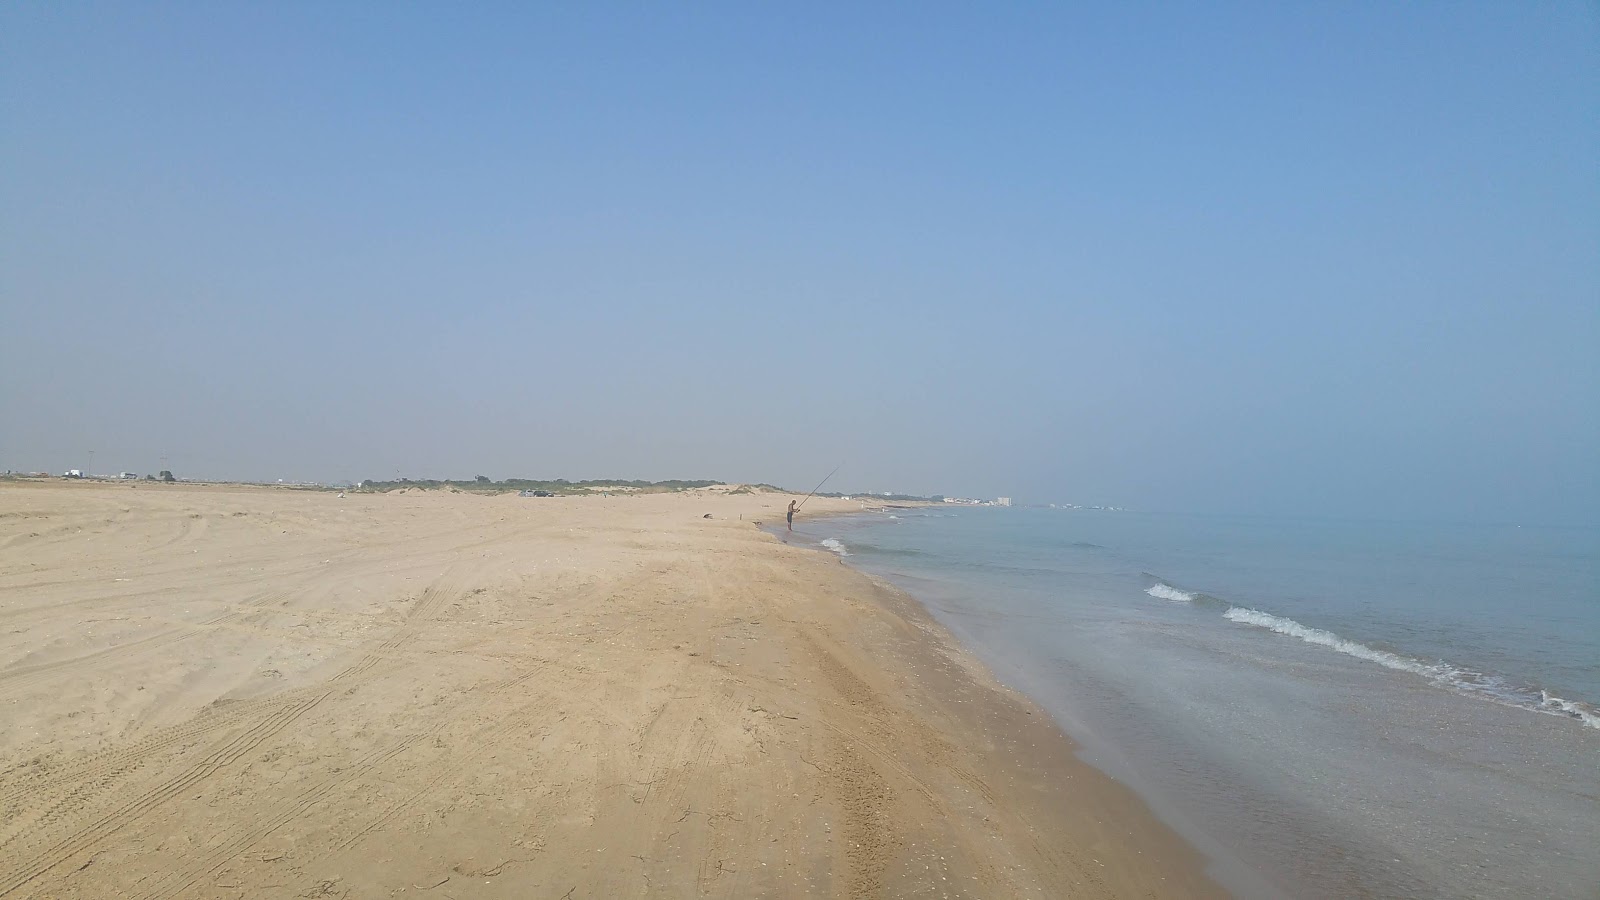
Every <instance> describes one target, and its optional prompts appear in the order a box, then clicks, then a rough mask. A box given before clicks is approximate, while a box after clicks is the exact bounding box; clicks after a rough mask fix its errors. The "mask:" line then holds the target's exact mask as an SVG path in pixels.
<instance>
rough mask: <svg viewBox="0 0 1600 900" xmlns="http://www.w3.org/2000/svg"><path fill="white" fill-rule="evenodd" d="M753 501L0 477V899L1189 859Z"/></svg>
mask: <svg viewBox="0 0 1600 900" xmlns="http://www.w3.org/2000/svg"><path fill="white" fill-rule="evenodd" d="M786 499H787V498H785V497H780V496H779V495H772V494H755V495H734V496H727V495H722V494H719V495H715V496H713V495H711V494H709V493H706V492H689V493H685V494H672V495H651V496H635V497H612V498H601V497H584V498H573V499H526V498H518V497H515V496H478V495H468V494H451V493H443V492H427V493H422V492H408V493H405V494H386V495H369V494H351V495H349V496H348V497H346V498H344V499H340V498H338V497H337V496H336V495H334V494H331V493H321V492H301V491H289V490H275V489H262V488H243V487H201V486H190V485H177V486H165V485H149V484H141V485H138V486H128V485H95V484H63V483H33V482H13V483H5V484H0V716H3V722H4V728H3V729H0V805H3V815H0V897H6V898H12V897H51V898H55V897H83V898H101V897H112V896H116V897H130V898H156V897H196V898H200V897H286V898H287V897H348V898H352V900H355V898H379V897H395V896H406V897H418V898H439V897H456V898H465V897H507V898H525V897H549V898H562V897H567V898H587V897H594V898H615V897H644V896H672V897H677V896H683V897H689V896H694V897H699V896H714V897H728V898H743V897H774V896H781V897H788V896H795V897H799V896H832V897H912V896H915V897H943V896H950V897H969V896H970V897H1049V898H1054V897H1069V896H1084V897H1109V896H1138V897H1178V896H1191V895H1199V896H1212V895H1215V894H1216V893H1217V890H1216V888H1215V887H1214V886H1212V885H1211V883H1210V882H1209V881H1207V880H1206V879H1205V878H1204V877H1203V876H1202V875H1200V874H1199V868H1200V866H1199V863H1198V861H1197V860H1196V858H1195V857H1194V855H1193V854H1192V853H1191V852H1190V851H1189V850H1188V849H1187V848H1186V847H1184V846H1183V845H1181V844H1179V843H1178V842H1176V841H1175V840H1174V839H1173V838H1172V837H1171V835H1170V834H1168V833H1167V831H1166V830H1165V829H1164V828H1163V827H1162V826H1160V825H1159V823H1157V822H1155V821H1154V820H1153V819H1152V818H1151V816H1150V815H1149V814H1148V812H1146V811H1145V810H1144V808H1143V807H1142V806H1141V805H1140V804H1139V803H1138V802H1137V801H1136V800H1135V799H1133V798H1132V797H1131V795H1130V794H1128V793H1127V792H1126V791H1125V790H1123V789H1122V788H1120V787H1119V786H1118V785H1116V784H1115V783H1112V782H1110V781H1108V780H1107V779H1105V778H1104V777H1102V776H1100V775H1099V774H1098V773H1096V772H1095V771H1094V770H1092V769H1089V768H1087V767H1085V766H1084V765H1082V764H1081V763H1079V762H1077V761H1076V760H1075V759H1074V758H1073V757H1072V754H1071V747H1070V745H1069V744H1068V743H1067V741H1066V740H1065V739H1064V738H1063V737H1062V736H1061V735H1060V733H1059V732H1058V731H1057V730H1056V729H1055V728H1054V727H1053V726H1052V725H1051V724H1049V723H1048V722H1047V721H1045V717H1044V716H1043V715H1042V714H1040V713H1038V712H1037V711H1036V710H1035V709H1033V708H1032V707H1031V705H1029V704H1028V703H1027V702H1026V701H1025V700H1023V699H1021V698H1019V697H1017V696H1016V695H1014V694H1012V693H1010V692H1008V691H1006V690H1004V689H1003V688H1000V687H999V686H997V685H996V684H995V683H994V682H993V681H992V679H991V678H990V677H989V676H988V675H987V674H986V672H985V671H984V670H982V669H981V667H979V666H978V665H977V664H976V663H974V662H973V661H972V660H971V658H970V657H968V656H967V655H965V654H964V653H963V652H961V651H960V650H959V649H958V648H956V647H955V646H954V645H953V644H952V643H951V642H950V640H949V638H948V637H947V636H946V634H945V633H944V632H943V630H942V629H940V628H939V627H938V626H937V625H935V624H934V623H933V622H932V621H931V620H930V619H929V618H928V617H927V616H926V615H925V613H923V611H922V610H921V608H920V607H918V606H917V605H916V604H915V603H914V602H912V601H911V600H909V599H908V598H906V597H904V596H903V595H901V594H899V593H898V592H895V591H893V590H891V589H889V588H888V587H887V586H885V585H882V584H879V583H877V582H875V581H873V580H871V579H869V578H867V577H865V576H863V575H861V574H858V573H856V572H854V571H852V570H850V569H848V568H847V567H845V566H843V565H842V564H840V562H839V561H838V560H837V559H835V558H833V557H832V556H831V555H830V554H824V553H818V552H812V551H808V550H803V549H798V548H793V547H788V546H785V545H783V544H781V543H779V542H777V541H775V540H774V539H772V538H771V537H769V536H767V535H765V534H763V533H761V532H760V531H759V530H758V529H757V528H756V527H755V526H754V524H753V522H754V521H755V520H757V519H761V518H763V517H767V518H770V519H773V520H777V519H778V518H779V517H780V516H781V509H782V507H783V505H784V503H785V502H786ZM830 502H833V501H817V500H813V501H812V502H811V503H810V504H808V506H807V512H808V513H809V512H811V511H813V510H816V511H818V512H822V511H825V510H826V509H828V504H829V503H830ZM846 506H852V507H853V504H848V505H846ZM705 513H711V514H712V516H713V518H711V519H706V518H703V517H702V516H703V515H704V514H705Z"/></svg>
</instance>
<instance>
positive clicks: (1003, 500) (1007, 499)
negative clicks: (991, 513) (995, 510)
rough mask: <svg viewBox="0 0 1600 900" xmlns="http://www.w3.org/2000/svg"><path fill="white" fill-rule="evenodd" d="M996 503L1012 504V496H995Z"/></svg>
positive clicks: (999, 504)
mask: <svg viewBox="0 0 1600 900" xmlns="http://www.w3.org/2000/svg"><path fill="white" fill-rule="evenodd" d="M994 505H995V506H1010V505H1011V498H1010V497H996V498H994Z"/></svg>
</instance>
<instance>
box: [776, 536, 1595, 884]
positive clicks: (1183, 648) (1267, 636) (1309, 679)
mask: <svg viewBox="0 0 1600 900" xmlns="http://www.w3.org/2000/svg"><path fill="white" fill-rule="evenodd" d="M798 532H799V534H798V535H797V537H798V538H799V539H801V540H807V541H811V542H815V543H817V544H819V545H824V546H826V547H827V548H828V549H831V550H833V551H834V552H839V553H842V554H847V560H848V561H849V562H850V563H852V564H854V565H857V566H859V567H861V568H864V569H866V570H868V571H870V572H873V573H875V574H879V575H883V576H886V577H888V578H890V579H891V580H894V581H896V582H898V583H899V584H901V585H902V586H903V587H906V588H907V589H909V590H910V591H911V592H912V593H913V594H915V595H917V596H918V597H920V598H921V599H922V600H923V601H924V602H925V603H927V604H928V606H929V607H930V609H931V610H932V611H933V612H934V614H935V615H937V616H938V617H939V618H940V619H941V620H942V621H943V622H944V623H945V624H946V625H947V626H948V627H950V628H951V629H952V631H954V632H955V633H956V635H957V636H958V637H959V638H961V639H962V640H964V641H965V642H966V643H967V644H968V645H969V646H970V647H971V648H972V649H973V650H974V651H975V652H977V653H978V654H979V655H980V656H981V657H983V658H984V659H985V661H986V662H988V663H989V664H990V666H991V667H992V668H993V669H994V670H995V671H996V672H997V674H998V675H999V676H1000V677H1001V678H1002V680H1004V681H1006V682H1007V683H1009V684H1011V685H1012V686H1013V687H1016V688H1018V689H1020V690H1023V691H1025V692H1026V693H1028V694H1029V695H1031V696H1032V697H1034V699H1035V700H1037V701H1038V702H1040V703H1041V704H1042V705H1043V706H1045V707H1046V708H1047V709H1048V710H1049V711H1050V712H1051V713H1052V714H1053V715H1055V716H1056V717H1057V719H1058V720H1059V721H1060V722H1061V723H1062V725H1063V727H1064V728H1066V730H1067V731H1068V732H1069V733H1071V734H1072V735H1073V736H1074V737H1076V738H1077V739H1079V741H1080V742H1081V744H1082V745H1083V747H1084V748H1085V749H1084V752H1085V755H1086V756H1087V757H1088V758H1089V760H1090V761H1091V762H1093V763H1095V764H1096V765H1098V766H1100V767H1101V768H1103V769H1105V770H1106V771H1108V772H1109V773H1110V774H1112V775H1114V776H1115V777H1118V778H1119V779H1121V780H1123V781H1125V782H1126V783H1128V784H1129V785H1130V786H1132V787H1133V788H1134V789H1135V790H1137V791H1139V792H1140V793H1141V794H1142V795H1143V796H1144V797H1145V798H1146V800H1147V801H1148V802H1149V803H1150V804H1151V806H1152V807H1153V808H1154V809H1155V810H1156V812H1157V813H1158V814H1159V815H1161V816H1162V817H1163V818H1165V819H1166V820H1167V821H1168V822H1169V823H1171V824H1172V825H1173V826H1174V827H1176V828H1177V829H1178V830H1179V831H1180V833H1182V834H1183V835H1184V836H1185V837H1187V838H1188V839H1189V840H1190V841H1191V842H1193V843H1194V844H1195V845H1196V846H1197V847H1199V848H1200V849H1201V850H1202V851H1204V852H1205V853H1207V854H1208V856H1209V857H1210V858H1211V859H1212V861H1213V871H1214V872H1215V874H1216V875H1217V877H1218V878H1219V879H1220V880H1222V881H1223V882H1224V883H1225V884H1226V885H1227V886H1228V887H1230V888H1231V889H1232V890H1233V891H1234V892H1235V893H1237V894H1239V895H1241V896H1244V897H1250V898H1255V897H1295V898H1300V897H1352V896H1357V897H1359V896H1380V897H1494V898H1501V897H1504V898H1526V897H1587V898H1595V897H1600V530H1595V529H1582V528H1574V529H1551V528H1534V527H1517V526H1461V525H1424V524H1393V523H1379V522H1352V521H1326V520H1309V519H1306V520H1271V519H1259V518H1214V517H1198V516H1160V515H1145V514H1135V513H1125V512H1100V511H1087V510H1071V511H1068V510H1032V509H980V508H960V509H955V510H943V509H937V510H931V511H926V512H924V511H920V510H905V511H900V512H898V513H897V514H896V516H895V517H890V516H888V515H864V516H859V517H856V516H852V517H846V518H840V519H831V520H819V521H812V522H807V523H802V524H801V525H800V526H799V528H798Z"/></svg>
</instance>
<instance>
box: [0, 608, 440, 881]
mask: <svg viewBox="0 0 1600 900" xmlns="http://www.w3.org/2000/svg"><path fill="white" fill-rule="evenodd" d="M452 596H454V595H453V594H452V592H451V591H450V589H449V588H448V587H447V586H446V584H445V583H444V578H443V576H442V577H441V580H440V581H436V582H434V583H433V584H431V585H429V586H428V588H427V589H425V590H424V591H423V595H422V597H421V598H420V599H419V600H418V602H417V604H416V606H414V607H413V608H412V610H411V613H410V615H409V616H408V617H407V618H406V620H405V622H404V623H402V624H401V626H400V627H399V628H398V629H397V630H396V633H395V634H393V635H391V636H390V637H389V638H388V639H386V640H385V641H383V643H381V644H380V645H379V646H378V647H377V648H374V649H373V650H371V651H369V652H368V653H366V654H364V655H363V656H362V658H361V659H360V660H358V661H357V662H356V663H354V664H352V665H351V666H349V667H347V668H345V669H344V670H342V671H340V672H339V673H337V674H335V675H334V676H332V677H331V678H330V679H328V681H326V682H324V683H323V684H322V685H318V686H316V687H314V688H307V689H303V690H302V691H297V692H291V693H289V694H285V695H280V696H279V697H276V698H269V699H267V700H263V701H253V702H251V701H246V702H243V703H241V704H239V706H241V707H244V709H242V710H241V711H240V712H239V713H237V714H236V715H234V716H228V717H221V716H216V717H207V721H205V722H203V723H197V722H196V721H195V720H191V722H189V723H185V724H184V725H181V726H176V727H174V728H171V729H167V730H166V731H165V732H163V733H161V734H159V735H157V736H153V737H152V738H151V739H148V740H146V741H142V742H139V743H136V744H135V745H134V746H133V747H131V748H122V749H118V750H114V751H108V752H106V753H103V754H97V758H94V759H91V760H90V761H88V764H87V765H84V766H80V767H77V768H78V770H79V771H78V777H77V779H75V780H77V781H78V785H77V786H75V787H74V788H73V789H70V790H68V791H67V792H66V794H65V795H63V796H61V797H59V798H58V799H57V800H56V802H54V803H51V804H49V808H48V809H47V810H46V811H45V812H44V813H43V814H42V815H36V816H34V817H33V818H32V819H31V820H30V821H28V823H27V824H26V825H24V827H23V828H22V829H21V830H19V831H18V832H17V833H15V834H14V835H12V837H11V838H10V839H9V840H7V841H6V845H10V844H14V843H16V842H17V841H19V840H21V841H22V842H23V848H22V849H23V854H22V855H23V856H25V857H26V858H24V859H19V860H18V861H17V862H16V864H15V865H14V867H13V868H12V869H10V870H8V871H5V872H4V873H3V874H0V897H5V896H9V895H10V894H12V893H15V892H16V891H17V890H19V889H20V888H23V887H25V886H27V885H28V884H30V883H32V882H33V881H35V880H37V879H38V878H40V877H41V876H43V875H45V874H46V873H48V872H49V871H50V870H52V869H54V868H56V867H57V866H60V865H62V864H63V863H65V862H67V861H68V860H70V859H72V858H74V857H76V856H79V855H80V854H82V853H84V852H85V851H88V850H90V849H92V848H93V847H94V846H96V845H97V844H98V843H99V842H100V841H102V840H104V839H105V838H106V837H108V836H109V835H111V834H113V833H114V832H116V831H117V830H118V829H120V828H122V827H123V826H125V825H126V824H128V823H129V822H131V821H134V820H136V819H138V818H140V817H143V816H145V815H148V814H149V813H150V812H151V811H152V810H154V809H156V808H157V807H159V806H161V805H162V804H164V803H166V802H167V801H168V800H171V799H172V798H173V797H176V796H178V795H179V794H181V793H182V792H184V791H185V790H186V789H189V788H191V787H193V786H195V785H196V784H198V783H200V782H202V781H204V780H206V779H207V778H210V777H211V776H212V775H214V774H215V773H216V772H217V771H219V770H221V769H222V768H225V767H226V766H228V765H230V764H231V763H233V762H235V761H237V760H238V759H239V758H240V757H242V756H243V755H245V754H246V753H249V752H250V751H251V750H254V749H255V748H256V747H258V746H260V745H261V744H262V743H263V742H265V741H266V740H268V739H269V738H271V737H273V736H274V735H276V734H277V733H279V732H280V731H282V730H283V729H284V728H285V727H287V726H288V725H290V724H291V723H292V722H294V721H295V720H296V719H298V718H300V717H301V716H302V715H304V714H305V713H306V712H308V711H310V710H311V709H312V708H314V707H315V706H316V705H317V704H319V703H321V702H322V701H323V700H324V699H326V698H327V697H328V696H329V695H331V694H333V693H334V692H335V690H340V689H343V690H345V691H347V692H348V691H349V690H353V689H354V688H355V687H356V686H358V685H359V684H361V683H363V682H364V681H366V680H368V678H369V677H370V676H371V673H372V672H373V670H374V668H376V667H377V666H378V665H379V663H381V662H383V661H384V660H385V659H387V658H389V657H390V656H391V654H392V653H393V652H394V651H395V650H396V649H397V648H399V647H400V646H402V645H404V644H405V643H406V642H408V641H409V640H411V639H412V638H413V637H415V634H416V630H417V628H418V626H420V625H422V624H424V623H426V622H428V621H430V620H431V619H432V618H433V617H434V616H436V615H437V614H438V612H439V611H440V610H441V609H442V608H443V607H444V606H445V604H446V603H447V602H448V601H449V600H450V599H451V598H452ZM251 713H255V714H256V716H255V720H254V721H253V722H249V724H247V725H245V727H244V728H243V730H242V731H239V732H237V733H236V734H233V735H230V736H228V737H226V738H224V739H223V740H222V741H221V742H220V743H219V744H218V745H216V746H215V747H214V748H213V749H212V750H211V751H210V752H209V753H207V754H206V755H205V756H204V757H202V758H201V759H200V760H199V761H198V762H197V763H194V764H192V765H190V766H188V767H187V768H185V769H184V770H183V771H181V772H180V773H178V774H177V775H174V776H172V777H170V778H167V779H165V780H164V781H162V782H160V783H159V784H157V785H156V786H154V787H153V788H150V789H149V790H146V791H145V792H143V793H141V794H140V795H138V796H137V797H135V798H134V799H132V800H129V801H127V802H125V803H122V804H121V805H117V806H114V807H113V808H112V809H110V810H109V811H107V812H101V813H98V814H95V813H87V814H86V813H83V812H82V810H83V809H84V808H86V807H88V806H89V805H90V804H91V803H92V802H93V800H94V798H95V797H97V796H100V795H104V794H107V793H110V792H111V791H112V790H113V789H114V787H115V783H116V782H117V781H118V780H121V777H122V776H125V775H126V774H127V773H129V772H131V771H134V770H137V769H139V768H142V767H143V766H144V765H145V763H147V762H149V761H150V760H151V759H152V758H153V757H154V756H155V755H156V754H159V753H160V752H161V751H162V750H165V749H168V748H171V747H173V746H174V745H177V744H179V743H180V742H182V741H184V740H185V739H186V738H188V739H191V740H192V739H193V738H195V737H199V736H204V735H205V734H208V733H211V732H214V731H217V730H219V729H223V728H226V727H227V726H229V725H232V724H235V723H236V722H238V721H240V720H245V721H248V720H249V718H250V714H251ZM179 752H181V747H180V748H179ZM71 777H72V776H71V775H70V774H68V773H62V774H60V775H58V776H56V777H53V778H50V780H49V781H48V782H47V783H46V784H44V785H40V784H33V785H24V786H22V787H21V788H20V789H13V790H11V791H9V792H8V794H9V795H10V796H12V797H14V798H16V799H17V800H26V799H28V798H29V797H30V796H37V795H39V794H40V793H41V792H43V791H46V790H48V787H50V786H55V785H59V784H62V783H64V782H65V781H66V780H67V779H68V778H71ZM4 802H5V803H6V804H7V808H8V813H9V808H10V806H11V805H12V803H13V800H10V799H8V800H6V801H4ZM113 802H114V801H113ZM75 814H76V815H79V816H82V818H80V820H79V822H78V823H77V824H76V825H75V826H67V827H64V828H58V827H57V823H58V822H59V823H64V822H66V821H67V820H70V819H71V818H73V816H74V815H75ZM9 818H10V816H9V815H8V819H9ZM85 820H86V821H85ZM52 830H64V831H66V832H67V834H66V836H65V837H61V838H58V839H57V838H52V837H50V836H48V832H50V831H52Z"/></svg>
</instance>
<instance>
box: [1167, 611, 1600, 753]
mask: <svg viewBox="0 0 1600 900" xmlns="http://www.w3.org/2000/svg"><path fill="white" fill-rule="evenodd" d="M1157 587H1165V585H1157ZM1149 593H1150V594H1151V595H1152V596H1157V597H1159V596H1162V595H1160V594H1157V593H1155V589H1154V588H1151V589H1150V591H1149ZM1179 593H1182V592H1181V591H1180V592H1179ZM1222 617H1223V618H1225V619H1228V620H1230V621H1233V622H1239V623H1241V624H1244V625H1254V626H1256V627H1258V628H1265V629H1267V630H1268V631H1275V632H1277V633H1278V634H1283V635H1288V636H1289V637H1296V638H1299V639H1300V640H1302V641H1305V642H1306V643H1308V644H1316V645H1318V646H1320V647H1327V648H1328V649H1330V650H1337V651H1338V652H1340V653H1343V654H1345V655H1347V656H1354V657H1356V658H1357V659H1364V660H1367V661H1368V662H1375V663H1377V664H1378V665H1380V666H1384V667H1386V668H1390V669H1396V670H1398V671H1401V672H1411V673H1412V674H1415V675H1421V676H1422V677H1424V678H1427V679H1430V680H1432V681H1434V682H1436V683H1438V684H1440V685H1443V686H1446V687H1451V688H1455V689H1456V690H1459V691H1461V692H1463V693H1467V694H1472V695H1474V696H1479V697H1483V698H1485V699H1488V700H1493V701H1495V702H1498V703H1505V704H1507V705H1510V706H1517V707H1521V708H1523V709H1531V710H1534V711H1535V712H1542V713H1549V714H1550V715H1556V716H1565V717H1566V718H1569V719H1577V720H1578V721H1580V722H1582V723H1583V724H1585V725H1587V726H1589V727H1590V728H1600V710H1596V709H1595V708H1593V707H1590V706H1588V705H1587V704H1584V703H1576V702H1574V701H1571V700H1566V699H1563V698H1561V697H1557V696H1554V695H1552V694H1551V693H1550V692H1548V691H1539V692H1538V693H1539V700H1537V701H1534V700H1532V699H1531V698H1529V697H1528V694H1527V693H1526V692H1519V691H1516V690H1513V689H1511V688H1509V687H1507V686H1506V685H1505V683H1504V681H1503V679H1500V678H1497V677H1493V676H1485V675H1483V674H1481V673H1478V672H1469V671H1467V670H1464V669H1458V668H1456V667H1455V666H1451V665H1447V664H1445V663H1442V662H1438V663H1429V662H1423V661H1422V660H1420V659H1412V658H1411V657H1409V656H1402V655H1400V654H1398V653H1390V652H1389V651H1387V650H1379V649H1377V648H1376V647H1368V646H1367V645H1366V644H1363V643H1360V642H1358V641H1352V640H1347V639H1345V638H1342V637H1340V636H1338V635H1337V634H1334V633H1333V632H1331V631H1323V630H1322V629H1320V628H1311V627H1309V626H1306V625H1302V624H1300V623H1299V622H1296V621H1295V620H1293V619H1285V618H1283V617H1282V616H1274V615H1271V614H1270V613H1264V612H1261V611H1260V610H1256V609H1249V608H1247V607H1243V606H1230V607H1228V611H1227V612H1225V613H1223V614H1222Z"/></svg>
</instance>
